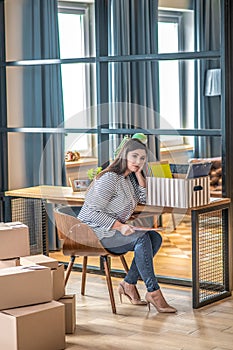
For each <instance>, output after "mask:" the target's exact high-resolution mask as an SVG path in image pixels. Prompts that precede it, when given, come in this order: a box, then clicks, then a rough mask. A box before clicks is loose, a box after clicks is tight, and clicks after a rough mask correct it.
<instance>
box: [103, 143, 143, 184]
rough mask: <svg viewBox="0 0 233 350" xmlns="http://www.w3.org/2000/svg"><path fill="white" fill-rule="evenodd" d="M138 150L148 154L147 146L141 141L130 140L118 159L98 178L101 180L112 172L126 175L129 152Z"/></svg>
mask: <svg viewBox="0 0 233 350" xmlns="http://www.w3.org/2000/svg"><path fill="white" fill-rule="evenodd" d="M137 149H142V150H144V151H145V152H146V154H147V147H146V146H145V144H143V143H142V142H141V141H139V140H137V139H129V140H128V141H127V142H126V143H125V144H124V146H123V147H122V149H121V150H120V152H119V153H118V155H117V157H116V159H115V160H114V161H113V162H112V163H111V164H110V165H109V166H108V167H107V168H106V169H104V170H103V171H101V173H99V174H98V175H97V176H96V178H97V179H98V178H100V177H101V176H102V175H103V174H105V173H107V172H109V171H112V172H114V173H117V174H118V175H120V174H124V173H125V171H126V170H127V155H128V153H129V152H132V151H135V150H137Z"/></svg>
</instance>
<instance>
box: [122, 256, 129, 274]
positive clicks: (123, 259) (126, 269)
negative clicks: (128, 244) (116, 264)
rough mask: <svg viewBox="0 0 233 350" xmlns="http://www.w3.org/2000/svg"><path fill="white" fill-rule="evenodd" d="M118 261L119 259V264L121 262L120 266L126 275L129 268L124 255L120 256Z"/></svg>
mask: <svg viewBox="0 0 233 350" xmlns="http://www.w3.org/2000/svg"><path fill="white" fill-rule="evenodd" d="M120 259H121V262H122V265H123V267H124V270H125V272H126V273H128V272H129V267H128V264H127V262H126V260H125V257H124V255H120Z"/></svg>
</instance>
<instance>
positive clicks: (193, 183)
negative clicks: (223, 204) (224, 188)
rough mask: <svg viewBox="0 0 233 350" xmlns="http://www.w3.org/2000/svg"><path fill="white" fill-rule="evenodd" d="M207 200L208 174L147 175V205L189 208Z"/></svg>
mask: <svg viewBox="0 0 233 350" xmlns="http://www.w3.org/2000/svg"><path fill="white" fill-rule="evenodd" d="M209 202H210V180H209V176H204V177H198V178H194V179H180V178H173V179H170V178H156V177H147V204H148V205H158V206H167V207H175V208H191V207H197V206H201V205H206V204H208V203H209Z"/></svg>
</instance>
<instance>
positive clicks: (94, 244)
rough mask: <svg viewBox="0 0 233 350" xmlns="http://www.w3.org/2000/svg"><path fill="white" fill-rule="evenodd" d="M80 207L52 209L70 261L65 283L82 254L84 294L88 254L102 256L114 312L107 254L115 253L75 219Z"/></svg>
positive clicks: (125, 265)
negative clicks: (110, 251)
mask: <svg viewBox="0 0 233 350" xmlns="http://www.w3.org/2000/svg"><path fill="white" fill-rule="evenodd" d="M80 209H81V208H80V207H75V206H61V207H57V208H55V209H54V217H55V224H56V227H57V233H58V237H59V239H60V240H61V241H62V249H63V254H64V255H69V256H70V262H69V265H68V268H67V271H66V276H65V285H66V284H67V281H68V279H69V276H70V273H71V270H72V267H73V265H74V262H75V258H76V257H77V256H83V267H82V283H81V294H82V295H84V294H85V285H86V272H87V259H88V256H100V257H102V258H103V264H104V271H105V275H106V281H107V286H108V292H109V296H110V301H111V306H112V312H113V313H116V304H115V298H114V294H113V287H112V280H111V274H110V268H109V263H108V256H116V255H114V254H111V253H109V252H108V251H107V250H106V249H105V248H104V247H103V246H102V245H101V243H100V241H99V240H98V238H97V236H96V235H95V233H94V231H93V230H92V229H91V228H90V227H89V226H88V225H86V224H84V223H82V222H81V221H80V220H78V219H77V215H78V212H79V211H80ZM118 256H119V257H120V259H121V262H122V264H123V267H124V269H125V271H126V272H128V266H127V263H126V260H125V258H124V256H123V255H118Z"/></svg>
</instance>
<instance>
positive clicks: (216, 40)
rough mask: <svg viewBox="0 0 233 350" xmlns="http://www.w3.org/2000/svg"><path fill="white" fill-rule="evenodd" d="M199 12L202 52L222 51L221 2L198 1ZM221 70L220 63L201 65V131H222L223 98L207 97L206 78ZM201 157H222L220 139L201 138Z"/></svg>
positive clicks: (216, 61)
mask: <svg viewBox="0 0 233 350" xmlns="http://www.w3.org/2000/svg"><path fill="white" fill-rule="evenodd" d="M198 3H199V6H200V8H199V11H197V16H200V17H199V23H200V33H201V37H200V50H201V51H209V50H220V45H221V42H220V40H221V38H220V34H221V22H220V21H221V1H220V0H202V1H198ZM215 68H220V61H219V60H217V59H214V60H208V61H207V60H205V61H204V60H203V61H201V64H200V76H201V80H200V81H201V116H200V124H199V128H200V129H221V96H220V95H217V96H205V87H206V83H207V81H206V77H207V71H208V70H209V69H215ZM199 146H200V149H199V156H200V157H217V156H220V155H221V154H220V150H221V139H220V138H219V137H211V138H210V137H205V138H200V142H199Z"/></svg>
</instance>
